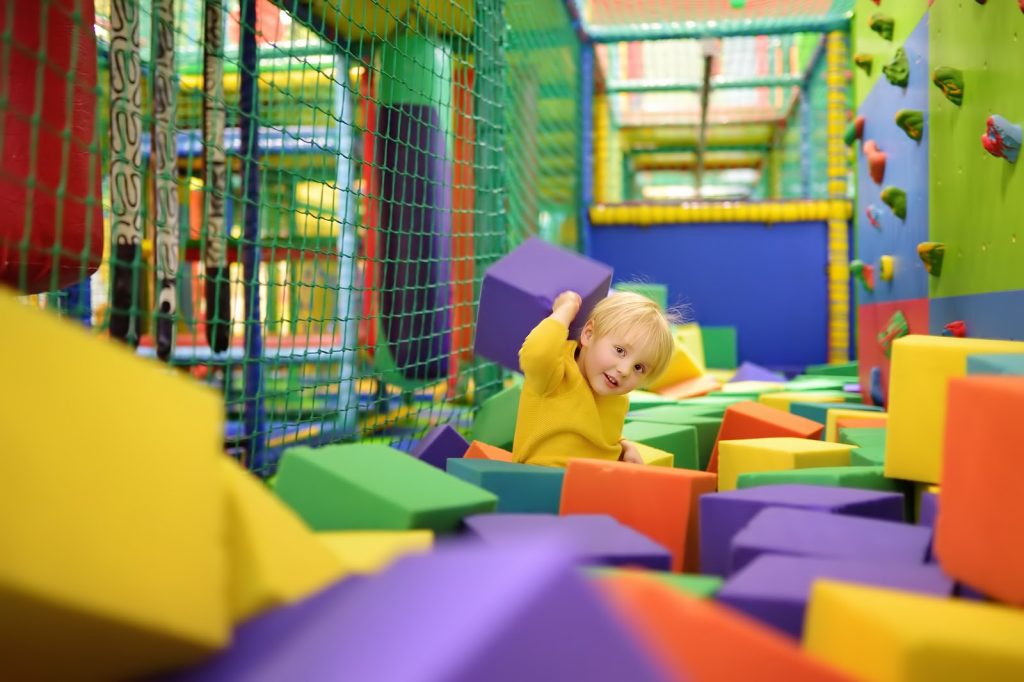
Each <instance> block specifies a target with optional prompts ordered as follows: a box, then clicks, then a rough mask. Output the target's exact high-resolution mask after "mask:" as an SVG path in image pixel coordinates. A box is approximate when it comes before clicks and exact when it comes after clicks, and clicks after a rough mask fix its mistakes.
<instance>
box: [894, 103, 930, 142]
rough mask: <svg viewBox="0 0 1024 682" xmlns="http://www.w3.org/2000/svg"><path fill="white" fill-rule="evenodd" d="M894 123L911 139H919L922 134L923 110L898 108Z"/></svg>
mask: <svg viewBox="0 0 1024 682" xmlns="http://www.w3.org/2000/svg"><path fill="white" fill-rule="evenodd" d="M896 125H898V126H899V127H900V128H901V129H902V130H903V132H905V133H906V134H907V137H909V138H910V139H911V140H918V141H920V140H921V137H922V136H923V135H924V112H923V111H918V110H917V109H900V110H899V111H897V112H896Z"/></svg>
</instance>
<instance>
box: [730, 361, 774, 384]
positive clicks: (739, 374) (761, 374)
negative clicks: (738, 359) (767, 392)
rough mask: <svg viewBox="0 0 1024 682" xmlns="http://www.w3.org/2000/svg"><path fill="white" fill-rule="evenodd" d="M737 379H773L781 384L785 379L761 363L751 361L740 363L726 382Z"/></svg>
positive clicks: (734, 381) (732, 381) (733, 381)
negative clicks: (756, 363)
mask: <svg viewBox="0 0 1024 682" xmlns="http://www.w3.org/2000/svg"><path fill="white" fill-rule="evenodd" d="M737 381H774V382H776V383H780V384H781V383H784V382H785V381H786V377H785V375H783V374H780V373H778V372H773V371H771V370H770V369H766V368H764V367H762V366H761V365H755V364H754V363H753V362H744V363H742V364H740V366H739V368H738V369H737V370H736V373H735V374H733V375H732V378H731V379H729V382H728V383H730V384H732V383H736V382H737Z"/></svg>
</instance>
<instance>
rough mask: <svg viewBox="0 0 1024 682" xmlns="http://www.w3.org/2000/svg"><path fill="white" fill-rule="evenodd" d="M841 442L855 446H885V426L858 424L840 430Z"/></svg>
mask: <svg viewBox="0 0 1024 682" xmlns="http://www.w3.org/2000/svg"><path fill="white" fill-rule="evenodd" d="M839 442H840V443H848V444H849V445H853V446H855V447H858V448H860V447H877V446H881V447H883V448H884V447H885V427H884V426H856V427H852V428H850V427H847V428H845V429H840V430H839Z"/></svg>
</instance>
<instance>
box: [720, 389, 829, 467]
mask: <svg viewBox="0 0 1024 682" xmlns="http://www.w3.org/2000/svg"><path fill="white" fill-rule="evenodd" d="M823 430H824V426H822V425H821V424H819V423H817V422H815V421H812V420H810V419H805V418H803V417H798V416H796V415H793V414H789V413H788V412H784V411H782V410H777V409H775V408H773V407H768V406H767V405H762V404H761V403H757V402H752V401H744V402H740V403H736V404H734V405H730V406H729V407H728V408H726V410H725V417H723V418H722V426H721V428H720V429H719V431H718V438H717V440H716V442H715V447H714V448H713V449H712V451H711V459H710V461H709V462H708V468H707V470H708V471H710V472H712V473H715V472H717V471H718V442H720V441H723V440H739V439H743V438H770V437H776V436H788V437H794V438H808V439H811V438H820V436H821V432H822V431H823Z"/></svg>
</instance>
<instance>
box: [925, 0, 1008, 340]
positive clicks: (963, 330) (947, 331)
mask: <svg viewBox="0 0 1024 682" xmlns="http://www.w3.org/2000/svg"><path fill="white" fill-rule="evenodd" d="M1021 1H1022V2H1024V0H1021ZM942 335H943V336H955V337H957V338H960V339H962V338H964V337H966V336H967V323H966V322H964V321H963V320H954V321H953V322H950V323H949V324H946V325H943V327H942Z"/></svg>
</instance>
